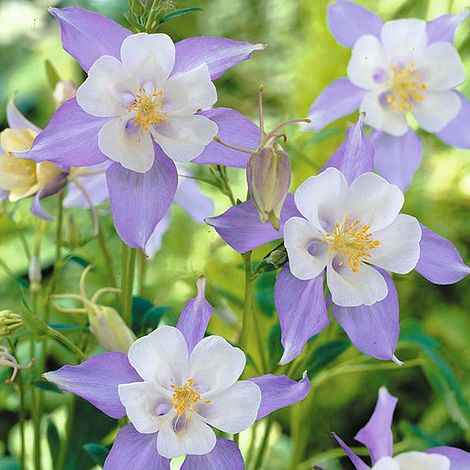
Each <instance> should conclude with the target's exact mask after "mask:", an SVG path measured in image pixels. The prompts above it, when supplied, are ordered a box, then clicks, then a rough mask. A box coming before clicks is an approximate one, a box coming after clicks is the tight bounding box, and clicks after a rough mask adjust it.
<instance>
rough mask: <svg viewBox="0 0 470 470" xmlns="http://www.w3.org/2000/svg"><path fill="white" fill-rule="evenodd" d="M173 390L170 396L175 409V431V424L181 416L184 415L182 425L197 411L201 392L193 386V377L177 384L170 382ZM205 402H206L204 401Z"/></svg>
mask: <svg viewBox="0 0 470 470" xmlns="http://www.w3.org/2000/svg"><path fill="white" fill-rule="evenodd" d="M171 388H172V389H173V390H174V392H173V395H172V397H171V401H172V403H173V408H174V409H175V410H176V416H177V418H176V421H175V423H174V429H175V431H177V425H178V422H179V419H180V418H181V416H183V415H184V427H186V424H187V423H190V422H191V414H192V413H197V410H198V408H197V404H198V403H199V401H200V400H201V394H200V393H199V392H198V391H197V390H196V389H195V388H194V381H193V379H188V380H187V381H186V383H185V384H183V385H180V386H177V385H175V384H171ZM204 403H205V404H206V402H204Z"/></svg>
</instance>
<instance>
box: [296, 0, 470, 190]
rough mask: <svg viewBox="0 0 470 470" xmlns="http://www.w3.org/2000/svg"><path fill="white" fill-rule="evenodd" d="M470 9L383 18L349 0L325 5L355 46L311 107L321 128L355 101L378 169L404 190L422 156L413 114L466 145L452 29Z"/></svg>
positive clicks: (340, 33)
mask: <svg viewBox="0 0 470 470" xmlns="http://www.w3.org/2000/svg"><path fill="white" fill-rule="evenodd" d="M467 16H468V12H466V11H464V12H462V13H461V14H460V15H442V16H440V17H438V18H436V19H434V20H433V21H431V22H429V23H426V22H425V21H423V20H419V19H413V18H406V19H397V20H392V21H388V22H386V23H384V22H383V21H382V20H381V19H380V18H379V17H378V16H376V15H375V14H374V13H372V12H371V11H369V10H367V9H365V8H364V7H362V6H359V5H357V4H355V3H353V2H350V1H348V0H337V1H335V2H333V3H332V4H331V5H329V6H328V24H329V27H330V30H331V32H332V34H333V35H334V36H335V38H336V39H337V41H338V42H339V43H340V44H342V45H343V46H346V47H350V48H352V55H351V59H350V61H349V64H348V69H347V75H348V78H340V79H339V80H336V81H335V82H333V83H332V84H331V85H329V86H328V87H327V88H326V89H325V90H324V91H323V92H322V93H321V94H320V96H319V97H318V98H317V99H316V100H315V102H314V103H313V105H312V107H311V108H310V112H309V116H310V118H311V120H312V123H311V124H310V125H308V126H306V127H305V128H306V129H310V130H317V131H318V130H320V129H322V128H323V127H324V126H325V125H327V124H329V123H330V122H332V121H334V120H335V119H337V118H339V117H341V116H344V115H346V114H349V113H352V112H353V111H355V110H356V109H357V108H359V109H360V110H361V111H364V112H365V113H366V118H365V123H366V124H367V125H369V126H371V127H372V128H373V129H374V132H373V133H372V136H371V137H372V139H373V141H374V144H375V146H376V149H377V151H376V155H375V160H376V166H377V170H378V172H379V174H380V175H382V176H384V177H385V178H386V179H387V180H389V181H390V182H391V183H394V184H396V185H398V186H399V187H400V188H401V189H402V190H403V191H404V190H405V189H406V188H407V187H408V185H409V184H410V182H411V180H412V178H413V175H414V173H415V172H416V170H417V169H418V167H419V165H420V163H421V158H422V145H421V142H420V140H419V137H418V136H417V135H416V134H415V133H414V132H413V130H412V129H411V128H410V127H409V125H408V123H407V115H408V114H412V115H413V116H414V118H415V119H416V121H418V124H419V125H420V126H421V128H422V129H424V130H426V131H428V132H432V133H436V134H437V136H438V137H439V138H440V139H442V140H443V141H444V142H446V143H448V144H449V145H452V146H454V147H461V148H470V138H469V136H468V132H465V129H468V128H469V127H470V102H469V101H468V100H467V98H465V97H464V96H463V95H462V94H461V93H459V92H457V91H456V90H455V87H456V86H457V85H459V84H461V83H462V82H463V81H464V79H465V71H464V68H463V64H462V61H461V59H460V57H459V55H458V53H457V51H456V49H455V48H454V46H453V44H452V43H453V40H454V32H455V30H456V28H457V27H458V25H459V24H460V23H461V22H462V21H463V20H464V19H465V18H466V17H467Z"/></svg>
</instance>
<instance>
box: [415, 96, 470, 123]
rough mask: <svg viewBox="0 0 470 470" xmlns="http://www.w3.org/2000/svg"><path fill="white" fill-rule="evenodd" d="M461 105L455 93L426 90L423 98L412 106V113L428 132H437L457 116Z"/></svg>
mask: <svg viewBox="0 0 470 470" xmlns="http://www.w3.org/2000/svg"><path fill="white" fill-rule="evenodd" d="M461 106H462V102H461V101H460V98H459V96H458V95H457V93H455V92H453V91H446V92H426V93H424V99H423V101H421V102H420V103H415V104H414V106H413V115H414V117H415V118H416V120H417V121H418V123H419V125H420V126H421V127H422V128H423V129H424V130H426V131H428V132H439V131H442V129H444V127H446V126H447V124H449V122H450V121H452V119H454V118H455V116H457V114H458V113H459V111H460V108H461Z"/></svg>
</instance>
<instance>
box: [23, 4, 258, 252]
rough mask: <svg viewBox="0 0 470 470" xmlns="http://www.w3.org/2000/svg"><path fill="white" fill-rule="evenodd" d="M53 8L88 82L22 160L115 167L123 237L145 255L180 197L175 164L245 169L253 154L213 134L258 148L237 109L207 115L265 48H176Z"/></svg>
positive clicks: (224, 44) (215, 42)
mask: <svg viewBox="0 0 470 470" xmlns="http://www.w3.org/2000/svg"><path fill="white" fill-rule="evenodd" d="M50 11H51V13H52V15H53V16H55V17H56V18H57V20H58V21H59V24H60V27H61V31H62V40H63V46H64V49H66V50H67V51H68V52H69V53H70V54H72V56H74V57H75V58H76V59H77V61H78V62H79V63H80V65H81V66H82V68H83V69H84V70H85V71H86V72H88V78H87V79H86V80H85V82H84V83H83V84H82V86H81V87H80V88H79V89H78V91H77V96H76V98H71V99H69V100H68V101H66V102H65V103H64V104H63V105H62V106H61V107H60V108H59V109H58V110H57V111H56V112H55V114H54V115H53V116H52V118H51V121H50V122H49V124H48V126H47V127H46V129H45V130H44V131H43V132H41V133H40V134H39V135H38V137H37V138H36V139H35V141H34V144H33V146H32V148H31V150H30V151H29V152H26V153H25V154H17V156H19V157H21V158H28V159H31V160H34V161H38V162H39V161H44V160H51V161H53V162H55V163H59V164H61V165H63V166H64V167H67V168H69V167H85V166H95V165H98V164H100V163H103V162H105V161H108V162H110V163H111V164H110V166H109V168H108V169H107V170H106V182H107V186H108V190H109V196H110V200H111V209H112V212H113V217H114V223H115V226H116V229H117V232H118V234H119V235H120V237H121V238H122V239H123V240H124V241H125V242H126V243H127V244H128V245H129V246H132V247H137V248H145V245H146V244H147V242H148V240H149V238H150V237H151V235H152V233H153V232H154V230H155V227H156V225H157V224H158V222H159V221H160V220H161V219H162V218H163V217H164V216H165V214H166V212H167V210H168V208H169V206H170V204H171V201H172V200H173V196H174V194H175V191H176V188H177V179H178V178H177V171H176V167H175V164H174V162H175V161H179V162H181V161H184V162H185V161H189V160H192V161H194V162H195V163H201V164H221V165H228V166H235V167H240V168H244V167H246V164H247V161H248V156H247V155H246V154H243V153H242V152H237V151H235V150H233V149H228V148H226V147H224V146H222V145H221V144H219V143H217V142H214V141H213V137H214V136H215V134H217V135H218V136H220V137H221V138H222V139H223V140H224V141H225V142H229V143H233V144H237V145H243V146H247V147H248V148H255V147H256V145H257V144H258V140H259V132H258V129H257V127H256V126H255V125H254V124H253V123H251V122H250V121H249V120H247V119H245V118H244V117H243V116H241V115H240V114H238V113H236V112H235V111H233V110H230V109H226V108H219V109H205V110H202V111H201V109H202V108H207V107H209V106H211V105H213V104H214V103H215V101H216V98H217V95H216V91H215V87H214V85H213V84H212V80H215V79H217V78H219V77H220V76H221V75H222V74H223V72H224V71H225V70H227V69H228V68H230V67H232V66H233V65H235V64H237V63H239V62H241V61H243V60H246V59H248V58H249V57H250V55H251V54H252V53H253V52H254V51H257V50H260V49H263V48H264V46H263V45H261V44H248V43H242V42H237V41H232V40H229V39H223V38H213V37H201V38H189V39H186V40H184V41H180V42H178V43H176V44H174V43H173V41H172V40H171V39H170V38H169V37H168V36H167V35H165V34H150V35H149V34H145V33H139V34H132V33H131V31H129V30H127V29H125V28H123V27H121V26H120V25H118V24H116V23H114V22H113V21H111V20H109V19H107V18H105V17H103V16H101V15H98V14H96V13H92V12H89V11H87V10H84V9H81V8H78V7H69V8H64V9H55V8H52V9H50ZM239 135H244V136H245V137H244V138H243V139H242V140H241V141H240V140H239V139H238V136H239Z"/></svg>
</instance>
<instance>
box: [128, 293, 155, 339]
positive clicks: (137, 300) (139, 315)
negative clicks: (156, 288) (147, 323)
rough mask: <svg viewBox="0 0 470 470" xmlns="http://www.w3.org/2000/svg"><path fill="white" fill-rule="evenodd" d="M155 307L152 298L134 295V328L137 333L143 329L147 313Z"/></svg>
mask: <svg viewBox="0 0 470 470" xmlns="http://www.w3.org/2000/svg"><path fill="white" fill-rule="evenodd" d="M153 307H154V305H153V303H152V302H150V300H148V299H145V298H144V297H139V296H137V295H134V296H133V297H132V329H133V330H134V332H135V333H136V334H140V332H141V331H142V322H143V321H144V317H145V314H146V313H147V312H148V311H149V310H151V309H152V308H153Z"/></svg>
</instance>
